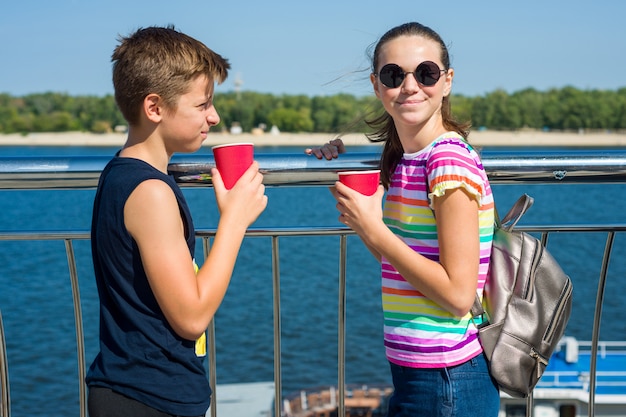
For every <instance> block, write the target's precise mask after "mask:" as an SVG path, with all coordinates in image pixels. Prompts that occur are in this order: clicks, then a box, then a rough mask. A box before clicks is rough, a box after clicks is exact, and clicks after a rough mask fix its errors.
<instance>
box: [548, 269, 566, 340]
mask: <svg viewBox="0 0 626 417" xmlns="http://www.w3.org/2000/svg"><path fill="white" fill-rule="evenodd" d="M572 290H573V286H572V281H571V280H570V279H568V280H567V282H566V283H565V287H564V288H563V292H562V293H561V296H560V297H559V303H558V305H557V309H556V312H555V314H554V315H553V316H552V319H551V320H550V324H549V325H548V328H547V329H546V334H545V336H544V338H543V340H551V339H552V336H553V334H554V331H555V330H556V327H555V325H554V323H555V322H556V320H558V318H559V317H561V315H562V314H563V310H564V309H565V303H566V301H567V300H568V299H569V298H570V296H571V294H572Z"/></svg>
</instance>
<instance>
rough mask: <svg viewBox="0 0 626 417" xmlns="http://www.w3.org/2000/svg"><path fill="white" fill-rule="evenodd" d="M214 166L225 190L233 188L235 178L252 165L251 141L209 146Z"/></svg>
mask: <svg viewBox="0 0 626 417" xmlns="http://www.w3.org/2000/svg"><path fill="white" fill-rule="evenodd" d="M211 149H212V150H213V158H215V166H216V167H217V170H218V171H219V172H220V175H221V176H222V180H223V181H224V186H225V187H226V189H227V190H230V189H231V188H233V186H234V185H235V183H236V182H237V180H238V179H239V178H240V177H241V176H242V175H243V173H244V172H246V170H247V169H248V168H249V167H250V165H252V161H253V160H254V145H253V144H252V143H228V144H226V145H217V146H213V148H211Z"/></svg>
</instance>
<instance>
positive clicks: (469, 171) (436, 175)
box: [426, 137, 485, 208]
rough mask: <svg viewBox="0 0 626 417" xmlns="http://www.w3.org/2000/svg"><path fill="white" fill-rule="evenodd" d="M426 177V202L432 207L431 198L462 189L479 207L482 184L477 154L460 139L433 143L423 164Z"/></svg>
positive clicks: (481, 197)
mask: <svg viewBox="0 0 626 417" xmlns="http://www.w3.org/2000/svg"><path fill="white" fill-rule="evenodd" d="M426 171H427V175H428V185H429V187H428V188H429V190H430V192H429V194H428V199H429V201H430V205H431V208H432V205H433V204H432V201H433V198H434V197H441V196H443V195H445V193H446V191H448V190H455V189H458V188H462V189H464V190H465V191H466V192H467V193H468V194H469V195H470V196H472V197H474V199H475V200H476V201H477V202H478V205H479V207H480V206H481V205H482V200H483V196H484V195H485V181H484V179H483V176H482V175H481V172H482V171H483V166H482V163H481V162H480V160H479V158H478V155H477V154H476V153H475V152H474V151H473V150H472V149H471V148H470V147H469V145H468V144H467V143H466V142H464V141H463V140H462V139H461V138H460V137H459V138H457V137H449V138H442V139H441V140H439V141H438V142H436V143H435V144H434V146H433V148H432V151H431V154H430V156H429V158H428V162H427V165H426Z"/></svg>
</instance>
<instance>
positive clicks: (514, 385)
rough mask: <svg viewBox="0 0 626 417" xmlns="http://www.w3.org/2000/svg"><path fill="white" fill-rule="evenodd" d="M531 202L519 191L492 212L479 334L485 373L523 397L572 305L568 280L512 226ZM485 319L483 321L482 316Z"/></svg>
mask: <svg viewBox="0 0 626 417" xmlns="http://www.w3.org/2000/svg"><path fill="white" fill-rule="evenodd" d="M532 204H533V199H532V197H530V196H528V195H526V194H524V195H523V196H521V197H520V198H519V200H518V201H517V202H516V203H515V204H514V205H513V207H512V208H511V210H510V211H509V212H508V213H507V215H506V216H505V217H504V218H503V219H502V221H501V222H500V220H499V219H498V216H497V214H496V225H495V230H494V236H493V238H494V240H493V247H492V249H491V262H490V267H489V273H488V275H487V281H486V283H485V289H484V297H483V303H482V304H481V302H480V300H479V299H478V296H477V297H476V301H475V302H474V306H473V307H472V310H471V313H472V315H473V316H474V317H476V316H481V315H483V314H486V317H484V316H483V321H484V323H483V324H481V325H479V326H478V329H479V339H480V342H481V345H482V347H483V350H484V352H485V356H486V358H487V360H488V362H489V370H490V373H491V376H492V377H493V378H494V379H495V380H496V382H497V383H498V385H499V387H500V390H501V391H504V392H506V393H507V394H509V395H511V396H512V397H517V398H524V397H527V396H528V395H529V394H530V392H531V391H532V390H533V388H534V387H535V385H536V384H537V382H539V378H541V375H543V372H544V371H545V369H546V366H547V365H548V361H549V360H550V357H551V356H552V353H553V352H554V349H555V348H556V345H557V344H558V342H559V340H560V339H561V337H562V336H563V334H564V332H565V327H566V326H567V322H568V320H569V316H570V313H571V310H572V282H571V280H570V278H569V277H568V276H567V275H566V274H565V273H564V272H563V270H562V269H561V267H560V266H559V264H558V263H557V262H556V260H555V259H554V258H553V257H552V255H550V253H549V252H548V250H547V249H546V248H545V247H544V246H543V245H542V244H541V242H540V241H539V240H538V239H536V238H535V237H533V236H532V235H530V234H528V233H524V232H520V231H515V230H513V228H514V227H515V225H516V224H517V222H518V221H519V219H520V218H521V217H522V216H523V215H524V213H525V212H526V211H527V210H528V209H529V208H530V206H531V205H532ZM485 319H486V320H485Z"/></svg>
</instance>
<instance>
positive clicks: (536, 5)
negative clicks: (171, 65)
mask: <svg viewBox="0 0 626 417" xmlns="http://www.w3.org/2000/svg"><path fill="white" fill-rule="evenodd" d="M3 3H4V4H3V6H2V8H1V13H0V39H2V42H0V59H1V60H2V65H0V92H4V93H9V94H12V95H17V96H19V95H24V94H29V93H40V92H47V91H54V92H62V93H68V94H72V95H99V96H101V95H105V94H110V93H112V86H111V63H110V56H111V52H112V51H113V48H114V47H115V45H116V44H117V36H118V34H123V35H126V34H128V33H130V32H132V31H133V30H135V29H137V28H138V27H145V26H150V25H167V24H170V23H171V24H174V25H176V27H177V28H178V29H180V30H182V31H183V32H186V33H188V34H190V35H192V36H194V37H196V38H198V39H200V40H201V41H203V42H204V43H205V44H207V45H208V46H209V47H210V48H212V49H214V50H215V51H217V52H218V53H220V54H222V55H224V56H225V57H227V58H228V59H229V60H230V62H231V65H232V70H231V73H230V75H229V78H228V80H227V81H226V82H225V83H224V84H222V85H221V86H219V87H218V89H217V93H218V94H219V92H220V91H232V90H233V89H234V81H235V80H236V79H240V80H241V81H242V82H243V84H242V89H243V90H248V91H256V92H262V93H271V94H306V95H309V96H315V95H333V94H337V93H349V94H354V95H358V96H361V95H368V94H371V87H370V84H369V81H368V77H367V71H360V70H363V69H366V68H368V66H369V59H368V57H367V55H366V50H367V48H368V46H369V45H370V44H372V43H374V42H375V41H376V40H377V39H378V38H379V37H380V35H382V34H383V33H384V32H385V31H386V30H388V29H389V28H391V27H393V26H395V25H398V24H400V23H404V22H406V21H413V20H415V21H419V22H421V23H423V24H425V25H428V26H430V27H432V28H433V29H435V30H436V31H437V32H439V33H440V34H441V35H442V37H443V39H444V41H445V42H446V43H447V44H448V45H449V49H450V53H451V57H452V66H453V67H454V68H455V74H456V76H455V84H454V89H453V92H455V93H459V94H465V95H469V96H476V95H483V94H485V93H489V92H492V91H494V90H496V89H504V90H505V91H507V92H514V91H519V90H521V89H524V88H528V87H533V88H535V89H538V90H540V91H545V90H547V89H550V88H562V87H564V86H568V85H570V86H574V87H576V88H579V89H584V90H587V89H610V90H615V89H617V88H620V87H626V24H624V22H623V19H624V17H625V16H626V1H622V0H596V1H593V2H592V1H589V0H586V1H581V0H553V1H551V0H525V1H502V0H499V1H496V0H485V1H478V2H471V1H467V0H464V1H457V0H449V1H446V2H444V1H423V0H407V1H385V0H377V1H370V0H352V1H341V0H308V1H298V0H283V1H277V0H230V1H229V0H221V1H210V0H204V1H189V0H176V1H172V0H151V1H145V0H125V1H120V0H100V1H97V0H93V1H87V0H58V1H48V0H4V1H3Z"/></svg>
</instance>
